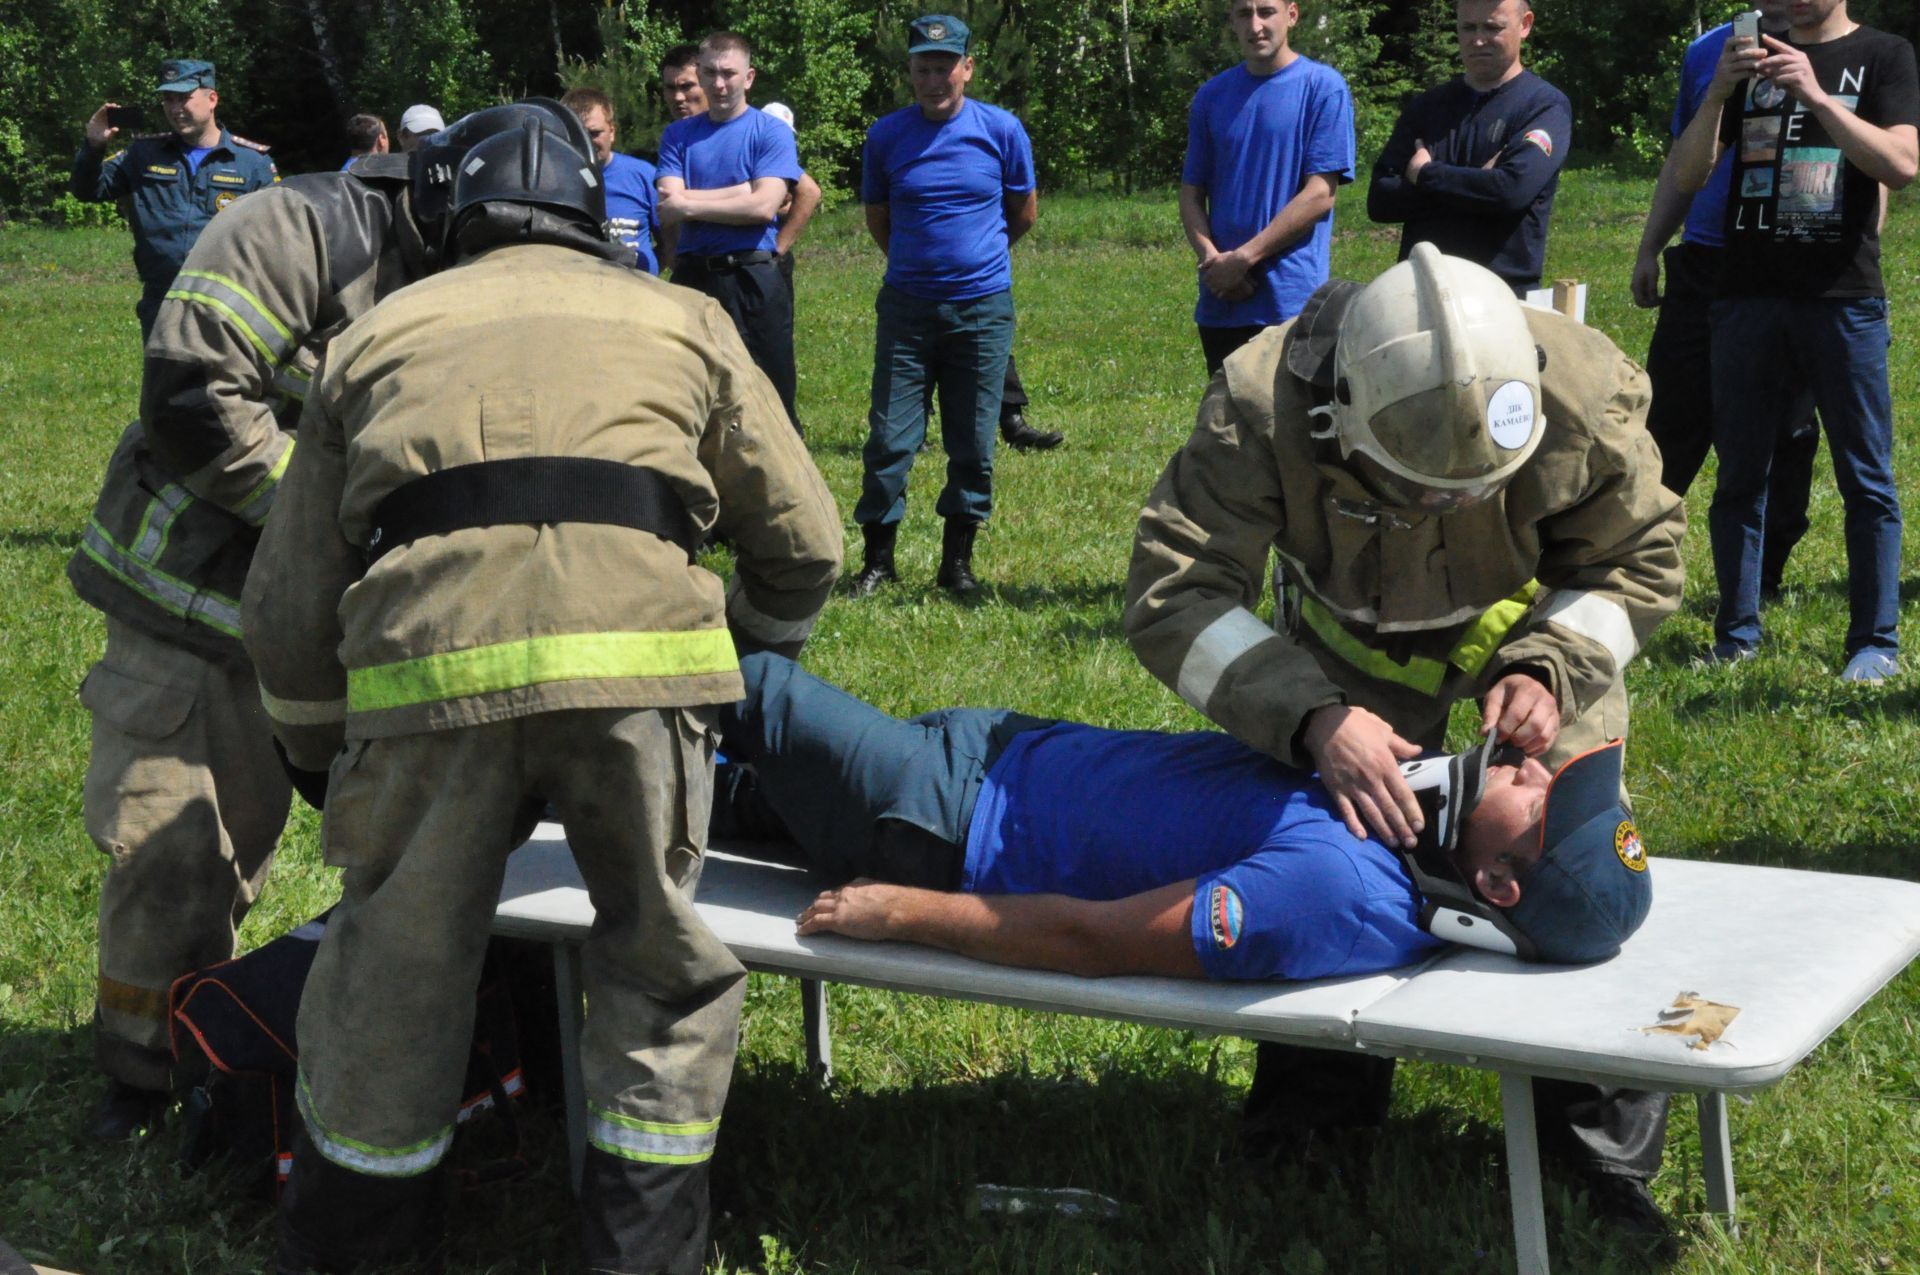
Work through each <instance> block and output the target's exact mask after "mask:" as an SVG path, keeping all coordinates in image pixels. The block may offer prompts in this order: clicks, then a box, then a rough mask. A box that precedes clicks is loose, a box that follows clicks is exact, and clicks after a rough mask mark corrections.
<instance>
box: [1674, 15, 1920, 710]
mask: <svg viewBox="0 0 1920 1275" xmlns="http://www.w3.org/2000/svg"><path fill="white" fill-rule="evenodd" d="M1788 21H1789V24H1790V25H1789V28H1788V30H1787V33H1786V38H1784V39H1782V38H1778V37H1776V36H1773V35H1770V34H1767V33H1764V32H1758V33H1756V34H1757V41H1755V40H1749V39H1746V38H1744V36H1743V35H1742V34H1741V33H1740V32H1739V31H1738V30H1737V29H1736V31H1735V34H1734V36H1733V38H1731V39H1729V40H1728V41H1727V44H1726V48H1725V49H1724V50H1723V51H1722V52H1721V54H1720V61H1719V64H1718V66H1717V67H1716V68H1715V70H1714V75H1713V80H1712V82H1711V83H1710V84H1709V85H1708V86H1707V91H1706V94H1705V97H1704V98H1703V99H1702V101H1701V105H1700V110H1699V111H1698V113H1696V114H1695V116H1694V118H1693V121H1692V123H1690V124H1688V125H1687V128H1686V131H1685V132H1683V133H1682V134H1681V135H1680V141H1679V143H1678V144H1677V145H1676V147H1675V154H1674V161H1673V163H1674V171H1675V176H1676V180H1677V181H1678V183H1679V185H1680V187H1681V189H1683V190H1687V191H1697V190H1699V189H1701V188H1702V187H1704V186H1705V185H1706V184H1707V181H1708V179H1709V177H1710V176H1711V175H1712V173H1713V169H1714V165H1715V163H1716V162H1717V161H1718V160H1719V158H1720V156H1721V154H1722V153H1723V152H1725V151H1727V150H1731V151H1733V161H1732V169H1731V174H1730V179H1729V185H1728V191H1727V210H1726V213H1725V221H1724V230H1725V234H1726V248H1725V250H1724V251H1725V254H1726V257H1725V269H1724V271H1723V273H1722V276H1721V280H1720V294H1719V299H1718V300H1717V301H1715V302H1714V306H1713V446H1714V451H1715V452H1716V453H1718V455H1719V458H1720V470H1719V479H1718V483H1717V485H1716V486H1715V488H1714V493H1713V506H1712V510H1711V512H1710V514H1709V521H1708V526H1709V529H1710V531H1711V533H1712V542H1713V568H1714V575H1715V576H1716V578H1717V579H1718V581H1719V585H1720V603H1719V609H1718V611H1717V612H1716V613H1715V615H1714V622H1713V629H1714V632H1713V636H1714V643H1713V649H1712V653H1711V656H1710V658H1711V659H1712V660H1713V661H1716V662H1722V661H1732V660H1741V659H1745V658H1747V657H1748V656H1750V655H1752V654H1753V653H1754V652H1755V650H1756V649H1757V648H1758V646H1759V643H1760V638H1761V629H1760V615H1759V602H1760V551H1761V542H1762V538H1763V526H1764V521H1765V517H1766V506H1767V482H1768V477H1769V474H1770V471H1771V468H1772V463H1773V452H1774V444H1775V440H1776V439H1777V438H1778V436H1779V435H1780V433H1781V431H1782V429H1783V428H1784V427H1785V426H1786V425H1788V424H1789V413H1790V411H1791V409H1792V406H1793V398H1792V396H1791V395H1787V394H1783V393H1781V383H1780V380H1779V376H1780V374H1781V372H1782V371H1785V372H1786V373H1787V374H1788V375H1790V376H1796V377H1802V378H1805V380H1806V381H1807V382H1808V383H1809V384H1810V385H1811V387H1812V390H1813V397H1814V402H1815V405H1816V406H1817V407H1818V409H1819V412H1820V423H1821V426H1822V427H1823V428H1824V429H1825V431H1826V435H1827V444H1828V448H1829V450H1830V451H1831V453H1832V456H1833V469H1834V477H1835V479H1836V480H1837V482H1838V484H1839V487H1840V496H1841V500H1842V503H1843V505H1844V507H1845V510H1846V542H1847V599H1848V609H1849V623H1848V627H1847V636H1846V646H1845V655H1846V663H1845V665H1844V666H1843V667H1842V670H1841V674H1840V676H1841V678H1842V679H1843V680H1845V681H1848V682H1860V683H1866V684H1870V685H1874V684H1878V683H1880V682H1883V681H1885V680H1886V679H1887V678H1888V677H1890V676H1892V675H1893V674H1894V673H1895V672H1896V671H1897V670H1898V656H1899V649H1900V640H1899V633H1898V627H1897V622H1898V618H1899V604H1900V538H1901V514H1900V500H1899V494H1898V492H1897V491H1896V489H1895V486H1894V475H1893V398H1892V392H1891V387H1890V385H1889V382H1888V377H1887V347H1888V342H1889V328H1888V324H1887V294H1886V288H1885V285H1884V283H1883V282H1882V279H1881V273H1880V226H1879V223H1880V200H1881V194H1880V187H1881V186H1886V187H1887V188H1889V189H1891V190H1899V189H1901V188H1903V187H1905V186H1906V185H1908V184H1909V183H1910V182H1912V181H1913V179H1914V176H1915V171H1916V168H1920V75H1917V74H1916V71H1915V65H1914V52H1913V46H1912V45H1911V44H1909V43H1908V42H1907V41H1905V40H1903V39H1901V38H1899V37H1898V36H1894V35H1890V34H1888V33H1886V32H1884V31H1876V30H1874V29H1873V28H1872V27H1867V26H1862V25H1861V24H1859V23H1857V22H1855V21H1853V19H1852V18H1850V17H1848V15H1847V6H1846V2H1845V0H1800V2H1799V3H1796V4H1794V5H1793V6H1792V7H1791V9H1790V10H1789V11H1788Z"/></svg>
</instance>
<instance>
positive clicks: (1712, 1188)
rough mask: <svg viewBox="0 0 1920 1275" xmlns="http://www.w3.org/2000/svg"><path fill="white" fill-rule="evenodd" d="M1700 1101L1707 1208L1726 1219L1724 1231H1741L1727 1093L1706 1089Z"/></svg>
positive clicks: (1701, 1168)
mask: <svg viewBox="0 0 1920 1275" xmlns="http://www.w3.org/2000/svg"><path fill="white" fill-rule="evenodd" d="M1699 1103H1700V1171H1701V1173H1702V1174H1703V1175H1704V1176H1705V1177H1706V1179H1707V1207H1708V1208H1709V1209H1711V1210H1712V1211H1713V1212H1715V1213H1719V1214H1722V1215H1723V1216H1725V1218H1726V1219H1727V1230H1728V1231H1729V1232H1730V1233H1732V1234H1734V1235H1738V1234H1740V1223H1739V1222H1738V1221H1736V1220H1735V1219H1734V1193H1733V1139H1732V1136H1731V1134H1730V1133H1729V1131H1728V1129H1727V1095H1725V1094H1723V1093H1720V1092H1719V1091H1717V1090H1709V1091H1707V1092H1706V1093H1703V1094H1701V1095H1700V1097H1699Z"/></svg>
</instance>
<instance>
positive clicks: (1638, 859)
mask: <svg viewBox="0 0 1920 1275" xmlns="http://www.w3.org/2000/svg"><path fill="white" fill-rule="evenodd" d="M1613 852H1614V853H1615V854H1616V855H1619V856H1620V862H1622V863H1624V864H1626V865H1627V866H1628V867H1629V868H1631V869H1633V870H1634V871H1635V872H1645V871H1646V870H1647V847H1646V844H1645V843H1644V842H1642V841H1641V840H1640V830H1639V829H1638V828H1636V827H1634V826H1633V821H1632V820H1630V819H1627V820H1622V821H1621V823H1620V826H1619V827H1617V828H1615V829H1614V830H1613Z"/></svg>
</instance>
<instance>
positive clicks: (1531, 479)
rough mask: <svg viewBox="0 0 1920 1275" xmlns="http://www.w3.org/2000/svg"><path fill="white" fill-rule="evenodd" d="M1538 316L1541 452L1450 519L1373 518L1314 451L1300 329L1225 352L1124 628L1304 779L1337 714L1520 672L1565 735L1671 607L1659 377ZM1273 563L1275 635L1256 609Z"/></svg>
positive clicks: (1147, 520) (1137, 547)
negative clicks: (1527, 673) (1295, 353)
mask: <svg viewBox="0 0 1920 1275" xmlns="http://www.w3.org/2000/svg"><path fill="white" fill-rule="evenodd" d="M1527 318H1528V322H1529V324H1530V325H1531V327H1532V329H1533V336H1534V339H1535V340H1536V341H1537V342H1538V343H1539V345H1540V346H1541V348H1542V350H1543V351H1544V352H1545V354H1546V368H1545V371H1544V372H1543V373H1542V377H1541V388H1542V396H1543V398H1544V404H1543V408H1544V414H1545V417H1546V434H1545V437H1544V438H1543V440H1542V441H1541V444H1540V446H1539V448H1538V450H1537V451H1536V452H1535V453H1534V455H1533V456H1532V457H1531V458H1530V459H1529V461H1528V462H1527V464H1526V466H1525V467H1524V468H1523V469H1522V470H1521V471H1520V473H1519V474H1518V475H1517V476H1516V477H1515V478H1514V480H1513V481H1512V482H1511V483H1510V484H1508V486H1507V487H1506V488H1505V489H1504V490H1502V491H1501V492H1499V493H1498V494H1497V495H1495V496H1494V497H1493V498H1492V499H1489V500H1487V501H1485V502H1483V503H1481V504H1479V505H1476V506H1473V507H1471V508H1468V509H1463V510H1459V511H1456V512H1453V513H1449V514H1445V515H1440V516H1428V517H1407V518H1401V519H1391V518H1380V517H1378V516H1372V514H1371V511H1370V509H1369V506H1368V504H1367V500H1366V497H1367V493H1366V492H1365V491H1364V490H1363V489H1362V488H1360V486H1359V484H1358V483H1357V482H1356V481H1355V480H1354V479H1353V478H1352V477H1351V475H1349V474H1347V473H1346V472H1345V471H1344V470H1342V469H1341V468H1340V467H1339V466H1338V464H1337V458H1335V457H1332V456H1329V455H1327V454H1325V453H1324V452H1321V451H1318V450H1316V448H1317V446H1323V445H1316V443H1315V442H1314V440H1312V439H1311V438H1310V437H1309V422H1308V417H1307V411H1308V409H1309V408H1310V407H1311V406H1312V402H1311V399H1310V397H1309V395H1308V393H1307V388H1306V386H1304V385H1303V384H1302V383H1301V382H1299V381H1298V380H1296V379H1295V378H1294V377H1292V376H1291V375H1290V374H1288V373H1287V372H1286V371H1285V368H1284V365H1283V363H1282V358H1281V356H1282V351H1283V348H1284V344H1285V341H1286V338H1287V334H1288V332H1289V331H1290V329H1291V325H1290V324H1283V325H1281V326H1279V327H1276V328H1271V329H1269V330H1267V331H1266V332H1264V333H1262V334H1261V335H1260V336H1258V337H1256V338H1255V339H1254V340H1253V341H1252V342H1250V343H1249V344H1248V345H1247V346H1246V347H1244V348H1243V349H1242V350H1240V351H1239V352H1238V353H1237V354H1235V355H1233V356H1232V357H1230V358H1229V359H1228V360H1227V363H1226V367H1225V369H1224V371H1223V373H1222V375H1221V376H1218V377H1216V378H1215V379H1214V382H1213V384H1212V386H1211V387H1210V388H1209V389H1208V391H1207V395H1206V398H1205V399H1204V400H1203V401H1202V403H1201V406H1200V414H1199V420H1198V422H1197V424H1196V425H1195V427H1194V430H1193V433H1192V435H1191V436H1190V437H1189V438H1188V440H1187V442H1186V444H1185V446H1183V447H1182V448H1181V450H1180V451H1179V452H1178V453H1176V454H1175V456H1174V457H1173V459H1172V460H1171V461H1170V462H1169V463H1168V465H1167V468H1166V470H1165V471H1164V472H1163V473H1162V474H1161V476H1160V480H1159V482H1158V483H1157V484H1156V485H1155V487H1154V489H1153V492H1152V494H1151V495H1150V496H1149V497H1148V499H1147V504H1146V508H1145V509H1144V511H1143V512H1142V514H1141V517H1140V524H1139V528H1138V531H1137V533H1136V536H1135V539H1134V552H1133V563H1132V568H1131V571H1130V573H1129V576H1128V580H1127V609H1126V617H1125V623H1126V629H1127V634H1128V637H1129V640H1130V641H1131V642H1132V644H1133V648H1134V651H1135V653H1136V654H1138V655H1139V657H1140V660H1141V662H1142V663H1143V664H1145V665H1146V667H1147V669H1148V670H1149V671H1150V672H1152V673H1153V674H1154V676H1156V677H1158V678H1160V680H1162V681H1163V682H1165V683H1166V684H1167V685H1169V686H1171V687H1173V688H1175V690H1177V691H1178V692H1179V694H1180V695H1181V697H1182V698H1184V699H1185V700H1187V702H1188V703H1190V704H1192V705H1193V706H1194V707H1195V708H1197V709H1199V710H1200V711H1201V712H1203V713H1205V714H1206V715H1207V716H1208V717H1209V718H1211V719H1212V720H1214V721H1215V722H1217V723H1219V724H1220V725H1221V726H1223V727H1224V728H1226V729H1227V730H1228V731H1230V732H1231V733H1232V734H1234V735H1235V736H1236V737H1238V738H1239V739H1241V740H1242V741H1244V742H1245V743H1247V744H1248V745H1250V746H1252V747H1254V748H1258V749H1260V750H1261V751H1263V752H1267V753H1270V754H1272V755H1274V756H1276V757H1278V758H1280V759H1282V760H1283V761H1287V762H1290V763H1295V764H1311V759H1309V758H1304V757H1302V756H1299V755H1298V754H1297V751H1296V743H1297V737H1298V733H1299V730H1300V728H1301V726H1302V724H1303V723H1304V721H1305V719H1306V718H1307V716H1308V715H1309V714H1311V713H1312V712H1313V711H1314V710H1315V709H1317V708H1321V707H1324V706H1326V705H1329V704H1338V703H1345V702H1353V703H1361V704H1368V705H1380V704H1389V703H1405V702H1406V697H1407V696H1409V695H1411V696H1416V697H1423V698H1424V697H1431V698H1432V699H1433V700H1435V701H1440V702H1439V703H1436V704H1435V705H1434V706H1433V707H1434V709H1435V710H1436V711H1437V712H1438V717H1437V720H1441V721H1444V707H1445V702H1450V701H1451V700H1452V699H1454V698H1459V697H1461V696H1463V695H1468V694H1473V693H1477V692H1476V688H1477V687H1480V686H1484V685H1486V684H1487V683H1488V682H1490V681H1492V680H1494V679H1497V678H1498V677H1500V676H1501V675H1502V673H1503V671H1505V670H1508V669H1513V668H1517V667H1525V668H1527V669H1529V670H1532V671H1536V672H1538V673H1539V674H1540V675H1541V676H1542V678H1543V679H1544V680H1545V681H1546V682H1547V683H1548V685H1549V687H1550V688H1551V689H1552V691H1553V693H1554V695H1555V697H1556V698H1557V700H1558V701H1559V705H1560V712H1561V717H1562V719H1563V720H1564V721H1572V720H1574V719H1576V718H1578V716H1579V715H1580V713H1581V712H1582V711H1583V710H1584V709H1585V708H1587V707H1588V706H1589V705H1591V704H1593V703H1595V702H1596V701H1597V700H1598V699H1599V698H1600V696H1601V695H1603V694H1604V693H1605V692H1606V690H1607V689H1608V687H1610V686H1611V685H1613V683H1614V682H1615V681H1616V680H1617V678H1618V676H1619V673H1620V670H1621V669H1622V668H1623V667H1624V666H1625V665H1626V663H1627V662H1628V661H1629V660H1630V659H1632V657H1633V655H1634V654H1635V652H1637V651H1638V650H1639V648H1640V645H1641V644H1642V643H1644V642H1645V641H1646V639H1647V637H1648V636H1649V635H1650V634H1651V633H1652V631H1653V629H1654V627H1655V626H1657V625H1658V624H1659V623H1660V621H1661V620H1662V619H1664V618H1665V617H1666V616H1667V615H1668V614H1670V613H1671V612H1672V611H1673V610H1674V609H1675V608H1676V607H1677V606H1678V605H1679V602H1680V589H1681V584H1682V580H1683V573H1682V569H1681V561H1680V550H1679V543H1680V537H1681V534H1682V532H1683V531H1684V529H1685V525H1686V523H1685V513H1684V510H1683V508H1682V506H1681V502H1680V500H1679V499H1678V498H1677V497H1675V496H1674V495H1673V494H1672V493H1671V492H1669V491H1667V490H1666V489H1665V488H1664V487H1662V486H1661V485H1660V460H1659V454H1658V449H1657V448H1656V447H1655V446H1654V444H1653V441H1652V439H1651V438H1649V437H1648V435H1647V432H1646V427H1645V418H1646V407H1647V382H1646V376H1645V374H1644V373H1643V372H1641V370H1640V369H1639V368H1638V367H1636V366H1635V365H1634V364H1633V363H1632V362H1631V361H1630V360H1628V359H1627V358H1626V356H1624V355H1623V354H1621V353H1620V351H1619V350H1618V349H1617V348H1615V347H1614V345H1613V343H1612V342H1610V341H1608V340H1607V338H1606V337H1605V336H1603V335H1601V334H1600V333H1598V332H1596V331H1594V330H1593V329H1591V328H1587V327H1584V326H1582V325H1580V324H1578V323H1575V322H1574V321H1573V320H1571V319H1567V318H1564V317H1562V316H1560V315H1557V314H1552V313H1548V312H1545V311H1534V310H1530V311H1528V315H1527ZM1270 563H1271V564H1272V568H1271V570H1272V576H1273V579H1274V581H1275V585H1276V588H1277V591H1278V592H1279V593H1280V594H1281V595H1282V597H1283V601H1284V603H1285V604H1284V605H1283V606H1282V607H1281V614H1280V616H1279V617H1278V623H1277V625H1269V624H1267V623H1266V622H1264V621H1262V620H1261V619H1259V618H1258V617H1257V616H1256V615H1255V614H1254V613H1253V608H1254V607H1255V606H1256V605H1258V603H1259V601H1260V596H1261V594H1262V593H1263V592H1264V590H1265V581H1266V577H1267V575H1268V571H1269V564H1270ZM1386 715H1388V717H1389V720H1393V717H1392V715H1390V714H1386ZM1420 716H1421V717H1422V718H1423V720H1435V713H1434V712H1429V711H1426V710H1422V712H1421V713H1420Z"/></svg>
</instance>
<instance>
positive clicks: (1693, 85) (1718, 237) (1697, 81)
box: [1673, 22, 1733, 248]
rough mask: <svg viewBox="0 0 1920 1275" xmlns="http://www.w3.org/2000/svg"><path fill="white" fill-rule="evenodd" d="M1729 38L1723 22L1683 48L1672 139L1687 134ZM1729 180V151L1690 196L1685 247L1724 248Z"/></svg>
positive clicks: (1730, 29)
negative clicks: (1697, 245) (1685, 54)
mask: <svg viewBox="0 0 1920 1275" xmlns="http://www.w3.org/2000/svg"><path fill="white" fill-rule="evenodd" d="M1732 35H1733V23H1731V22H1723V23H1721V24H1720V25H1719V26H1717V27H1715V28H1714V29H1713V30H1711V31H1709V32H1707V33H1706V34H1705V35H1703V36H1701V37H1699V38H1698V39H1696V40H1695V41H1694V42H1693V43H1692V44H1689V45H1688V46H1687V56H1686V58H1685V59H1684V60H1683V61H1682V62H1681V63H1680V96H1679V97H1677V98H1675V99H1674V103H1673V135H1674V136H1675V137H1678V136H1680V134H1682V133H1684V132H1686V131H1687V125H1688V124H1690V123H1691V122H1692V121H1693V117H1694V115H1695V114H1696V113H1697V112H1698V111H1699V110H1700V101H1701V99H1702V98H1704V97H1706V95H1707V86H1708V85H1709V84H1711V83H1713V72H1714V68H1715V67H1717V66H1719V65H1720V50H1722V49H1723V48H1725V47H1726V44H1727V40H1728V39H1729V38H1730V37H1731V36H1732ZM1732 176H1733V152H1732V151H1730V150H1729V151H1728V152H1727V153H1726V154H1724V155H1722V156H1721V157H1720V162H1719V163H1717V164H1715V165H1714V166H1713V175H1712V176H1711V177H1709V178H1707V184H1706V185H1705V186H1702V187H1701V188H1700V189H1699V190H1698V191H1697V192H1696V193H1695V194H1694V196H1693V205H1692V206H1691V207H1689V208H1688V209H1687V228H1686V230H1685V231H1683V232H1682V233H1681V236H1680V237H1681V238H1682V239H1683V240H1685V241H1686V242H1687V243H1697V244H1703V245H1705V246H1706V247H1709V248H1720V247H1724V246H1725V245H1726V242H1727V236H1726V228H1725V226H1724V224H1723V223H1724V222H1725V221H1726V214H1727V182H1728V181H1729V180H1731V178H1732Z"/></svg>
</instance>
